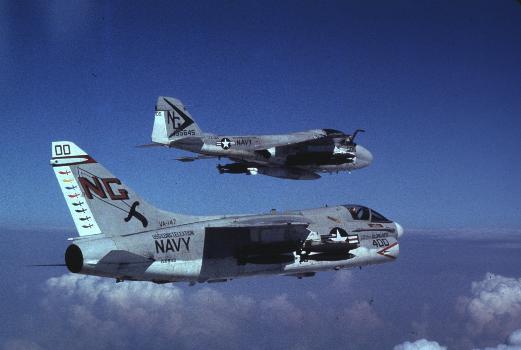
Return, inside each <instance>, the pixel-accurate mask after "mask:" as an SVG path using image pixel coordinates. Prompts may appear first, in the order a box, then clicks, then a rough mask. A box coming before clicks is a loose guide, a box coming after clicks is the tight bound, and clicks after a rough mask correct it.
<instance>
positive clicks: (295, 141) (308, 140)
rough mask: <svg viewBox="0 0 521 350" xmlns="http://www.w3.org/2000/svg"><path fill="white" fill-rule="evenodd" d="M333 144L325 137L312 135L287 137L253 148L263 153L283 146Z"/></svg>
mask: <svg viewBox="0 0 521 350" xmlns="http://www.w3.org/2000/svg"><path fill="white" fill-rule="evenodd" d="M332 142H333V138H332V137H331V136H327V135H320V134H313V135H299V136H298V137H288V138H287V139H281V140H278V141H273V142H263V143H262V144H260V145H258V146H256V147H255V148H254V150H255V151H263V150H267V149H269V148H273V147H284V146H293V145H295V146H298V145H305V144H314V145H317V144H329V143H332Z"/></svg>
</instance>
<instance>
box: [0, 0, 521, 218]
mask: <svg viewBox="0 0 521 350" xmlns="http://www.w3.org/2000/svg"><path fill="white" fill-rule="evenodd" d="M1 4H2V5H1V9H2V10H1V11H0V13H1V15H0V16H2V17H1V21H0V22H1V24H0V26H1V27H0V29H1V30H0V32H1V33H2V34H1V37H0V75H1V77H2V84H1V86H0V95H1V96H2V102H3V103H2V104H1V105H0V113H1V115H2V116H3V118H2V124H3V130H4V133H3V137H2V140H1V141H0V142H1V143H2V149H3V152H2V154H1V157H2V159H1V160H2V164H4V169H5V171H3V172H2V174H1V175H0V176H1V178H0V181H2V183H3V184H4V190H3V191H2V197H3V198H2V199H3V200H2V201H1V203H2V204H1V210H0V215H1V216H0V220H1V221H2V222H3V223H6V224H10V225H12V226H13V225H17V224H18V223H19V222H24V223H26V224H31V225H33V226H39V225H42V224H45V225H53V226H59V227H65V226H66V227H72V222H71V220H70V219H69V218H68V216H67V209H66V208H65V206H64V205H63V201H62V199H61V195H60V193H59V191H58V188H57V186H56V185H55V184H54V183H53V181H54V179H53V176H52V172H51V171H50V168H49V167H47V166H46V164H47V162H48V159H49V156H50V151H49V148H50V147H49V145H50V142H51V141H52V140H59V139H60V140H62V139H68V140H72V141H74V142H76V143H77V144H79V145H80V146H81V147H82V148H83V149H85V150H86V151H87V152H89V153H91V154H92V155H93V156H94V157H95V158H96V159H98V160H99V161H101V162H103V164H104V165H105V166H107V167H108V168H109V169H111V170H112V172H113V173H115V174H116V175H117V176H118V177H120V178H122V179H124V180H125V181H126V182H127V183H128V184H129V185H131V186H132V187H133V188H134V189H135V190H136V191H137V192H138V193H140V194H142V195H143V196H144V197H145V198H148V199H150V200H151V202H152V203H154V204H156V205H158V206H160V207H162V208H164V209H169V210H172V211H181V212H187V213H195V214H207V213H231V212H244V211H246V212H259V211H265V210H268V209H270V208H272V207H275V208H278V209H284V208H286V209H293V208H301V207H317V206H322V205H324V204H330V205H332V204H341V203H346V202H349V203H352V202H356V203H362V204H366V205H369V206H372V207H375V208H376V209H377V210H379V211H381V212H383V213H385V214H386V215H387V216H389V217H391V218H394V219H396V220H397V221H400V222H402V223H403V224H404V226H406V227H408V228H426V227H427V228H454V227H456V228H457V227H464V228H476V227H481V226H482V225H485V226H488V227H495V226H496V225H498V224H499V225H501V226H508V227H519V222H516V220H515V219H514V218H516V217H519V214H520V206H519V205H518V198H519V197H520V195H521V190H520V187H519V186H518V185H517V180H518V179H519V177H520V175H521V172H520V165H519V162H517V159H519V157H518V154H517V153H518V152H517V151H518V149H519V148H520V144H521V141H520V140H521V138H520V137H519V136H520V132H519V130H520V123H521V122H520V121H519V120H520V119H519V118H518V116H519V115H520V113H521V99H520V98H519V96H520V95H521V84H519V82H520V81H521V69H519V62H520V61H521V45H520V44H521V24H520V22H519V18H520V17H519V16H520V11H521V8H520V6H519V4H518V3H516V2H515V1H497V2H490V1H468V2H465V1H462V2H458V3H457V4H454V3H452V2H449V1H447V2H430V1H420V2H415V1H398V2H393V3H392V4H391V3H388V2H385V1H380V2H378V1H374V2H350V1H342V2H312V1H304V2H302V1H298V2H296V1H295V2H283V3H280V2H262V3H260V2H251V1H246V2H234V1H223V2H219V3H218V5H217V4H213V5H212V4H208V3H204V2H199V3H197V4H193V3H192V2H174V3H170V2H163V3H161V2H158V3H155V4H154V5H151V6H145V5H141V4H138V3H131V4H128V3H123V2H122V3H114V2H112V3H110V4H108V3H106V4H103V3H93V2H78V3H74V2H61V1H56V2H51V3H49V4H44V3H36V4H35V3H27V2H2V3H1ZM158 95H167V96H176V97H178V98H180V99H181V100H182V101H184V102H185V104H186V105H188V106H189V109H190V111H191V112H192V115H193V116H194V117H195V118H196V120H197V121H198V123H199V125H200V126H201V127H202V129H203V130H207V131H211V132H217V133H231V134H241V133H259V134H261V133H281V132H291V131H299V130H306V129H312V128H320V127H331V128H337V129H341V130H344V131H346V132H349V131H352V130H354V129H356V128H365V129H366V130H367V133H365V134H363V135H360V136H361V137H360V139H359V142H360V143H361V144H363V145H365V146H366V147H367V148H368V149H370V150H371V151H372V153H373V154H374V156H375V161H374V163H373V165H372V166H371V167H369V168H367V169H363V170H361V171H359V172H354V173H352V174H350V175H349V174H346V173H344V174H340V175H338V176H327V175H326V176H325V178H324V179H322V180H320V181H313V182H288V181H281V180H278V179H272V178H262V177H245V176H217V174H216V170H215V166H216V162H215V161H213V160H209V161H205V162H200V163H197V164H194V163H192V164H180V163H177V162H175V161H172V159H173V158H175V157H176V156H178V155H179V154H180V152H179V151H175V150H166V149H165V150H163V149H150V150H142V149H136V148H134V146H135V145H138V144H142V143H147V142H149V141H150V133H151V128H152V118H153V108H154V104H155V101H156V98H157V96H158ZM29 189H30V196H27V191H28V190H29ZM280 193H284V196H283V197H281V196H280V195H279V194H280ZM215 203H219V204H218V205H216V204H215ZM42 204H44V205H42ZM27 211H28V212H30V213H31V214H30V215H28V214H27Z"/></svg>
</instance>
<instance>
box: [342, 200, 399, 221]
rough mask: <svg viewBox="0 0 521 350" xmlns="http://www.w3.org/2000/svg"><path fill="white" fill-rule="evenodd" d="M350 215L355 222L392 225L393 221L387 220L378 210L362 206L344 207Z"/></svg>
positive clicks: (348, 205) (350, 205)
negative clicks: (362, 221)
mask: <svg viewBox="0 0 521 350" xmlns="http://www.w3.org/2000/svg"><path fill="white" fill-rule="evenodd" d="M344 207H345V208H346V209H347V211H348V212H349V214H351V216H352V218H353V220H364V221H371V222H380V223H390V222H392V221H391V220H389V219H387V218H386V217H385V216H383V215H382V214H380V213H378V212H377V211H376V210H373V209H370V208H367V207H364V206H361V205H353V204H347V205H344Z"/></svg>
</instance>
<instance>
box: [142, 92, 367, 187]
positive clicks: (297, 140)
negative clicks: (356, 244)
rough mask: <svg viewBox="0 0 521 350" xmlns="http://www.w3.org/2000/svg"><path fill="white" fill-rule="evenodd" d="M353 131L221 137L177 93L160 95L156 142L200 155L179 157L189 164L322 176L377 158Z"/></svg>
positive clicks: (291, 176) (293, 176) (237, 171)
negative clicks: (213, 162) (211, 162)
mask: <svg viewBox="0 0 521 350" xmlns="http://www.w3.org/2000/svg"><path fill="white" fill-rule="evenodd" d="M361 131H363V130H361V129H358V130H356V131H355V132H354V133H353V134H352V135H347V134H344V133H343V132H341V131H338V130H334V129H315V130H309V131H303V132H296V133H291V134H285V135H259V136H252V135H246V136H222V135H221V136H219V135H215V134H210V133H204V132H202V131H201V129H200V128H199V126H198V125H197V123H196V122H195V121H194V118H193V117H192V116H191V115H190V113H189V112H188V111H187V110H186V108H185V107H184V105H183V103H182V102H181V101H179V100H177V99H175V98H172V97H163V96H160V97H158V99H157V104H156V113H155V120H154V128H153V131H152V142H154V143H153V144H152V145H157V144H159V145H165V146H167V147H174V148H179V149H182V150H185V151H190V152H194V153H199V154H200V155H199V156H196V157H181V158H177V159H178V160H180V161H184V162H188V161H193V160H196V159H202V158H221V157H225V158H228V159H230V160H232V161H233V163H230V164H225V165H219V166H218V167H217V168H218V170H219V172H220V173H221V174H223V173H232V174H248V175H256V174H263V175H268V176H274V177H279V178H285V179H296V180H311V179H318V178H320V175H319V174H317V173H318V172H330V173H332V172H338V171H351V170H355V169H360V168H363V167H366V166H368V165H369V164H371V162H372V160H373V156H372V155H371V152H369V151H368V150H367V149H365V148H364V147H362V146H360V145H357V144H356V143H355V138H356V135H357V133H358V132H361Z"/></svg>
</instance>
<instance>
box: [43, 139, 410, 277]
mask: <svg viewBox="0 0 521 350" xmlns="http://www.w3.org/2000/svg"><path fill="white" fill-rule="evenodd" d="M51 164H52V166H53V170H54V172H55V174H56V177H57V179H58V183H59V185H60V188H61V190H62V191H63V194H64V197H65V200H66V202H67V205H68V207H69V210H70V212H71V214H72V217H73V219H74V223H75V224H76V228H77V230H78V233H79V237H76V238H72V244H71V245H70V246H69V247H68V248H67V250H66V252H65V264H66V266H67V267H68V269H69V270H70V271H71V272H74V273H81V274H87V275H97V276H103V277H111V278H115V279H116V280H117V281H124V280H131V281H138V280H145V281H152V282H156V283H166V282H178V281H187V282H217V281H226V280H228V279H233V278H238V277H245V276H256V275H291V276H297V277H307V276H312V275H314V274H315V272H317V271H323V270H331V269H340V268H349V267H355V266H363V265H369V264H377V263H383V262H388V261H394V260H395V259H396V258H397V256H398V252H399V249H398V237H399V236H400V235H401V234H402V233H403V229H402V227H401V226H400V225H399V224H397V223H396V222H392V221H391V220H388V219H386V218H385V217H384V216H382V215H381V214H379V213H377V212H376V211H374V210H372V209H369V208H367V207H364V206H359V205H340V206H336V207H325V208H319V209H308V210H297V211H289V212H284V213H276V212H270V213H266V214H259V215H226V216H189V215H182V214H175V213H170V212H167V211H163V210H159V209H156V208H154V207H153V206H152V205H150V204H148V203H147V202H145V201H144V200H143V199H142V198H140V197H139V196H138V195H137V194H136V193H135V192H134V191H132V190H131V189H130V188H128V187H127V186H126V185H125V184H124V183H123V182H122V181H121V180H120V179H118V178H117V177H115V176H114V175H112V174H111V173H110V172H109V171H107V170H106V169H105V168H104V167H103V166H102V165H101V164H99V163H97V162H96V161H95V160H94V159H93V158H92V157H90V156H89V155H88V154H86V153H85V152H84V151H82V150H81V149H80V148H79V147H78V146H76V145H75V144H74V143H72V142H67V141H58V142H53V143H52V160H51Z"/></svg>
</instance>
